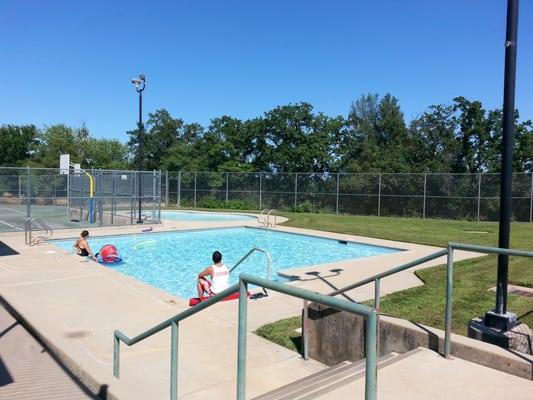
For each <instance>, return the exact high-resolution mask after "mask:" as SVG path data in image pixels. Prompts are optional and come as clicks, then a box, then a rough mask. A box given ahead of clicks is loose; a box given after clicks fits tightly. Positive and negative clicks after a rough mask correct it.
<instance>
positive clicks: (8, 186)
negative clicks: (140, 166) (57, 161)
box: [0, 167, 161, 231]
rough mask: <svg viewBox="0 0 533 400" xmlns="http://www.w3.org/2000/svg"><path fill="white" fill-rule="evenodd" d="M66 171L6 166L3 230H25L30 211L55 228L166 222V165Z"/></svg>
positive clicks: (1, 176)
mask: <svg viewBox="0 0 533 400" xmlns="http://www.w3.org/2000/svg"><path fill="white" fill-rule="evenodd" d="M60 172H62V171H60V170H59V169H54V168H7V167H0V231H18V230H24V223H25V221H26V219H27V218H29V217H35V218H40V219H42V220H44V221H45V222H46V223H47V224H48V225H49V226H51V227H52V228H54V229H61V228H75V227H90V226H111V225H127V224H134V223H137V220H139V219H141V220H146V221H147V222H151V223H158V222H160V216H161V213H160V210H161V172H160V171H150V172H148V171H111V170H90V171H86V173H84V172H78V173H74V172H72V170H71V171H70V173H69V174H61V173H60ZM139 183H140V184H139ZM139 200H140V201H141V217H140V218H138V209H139V208H138V206H139Z"/></svg>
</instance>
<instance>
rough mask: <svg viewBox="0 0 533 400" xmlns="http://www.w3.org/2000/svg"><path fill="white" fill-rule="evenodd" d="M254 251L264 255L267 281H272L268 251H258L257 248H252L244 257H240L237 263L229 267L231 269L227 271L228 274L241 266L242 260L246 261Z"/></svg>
mask: <svg viewBox="0 0 533 400" xmlns="http://www.w3.org/2000/svg"><path fill="white" fill-rule="evenodd" d="M256 251H258V252H260V253H264V254H265V255H266V256H267V279H268V280H269V281H270V280H272V257H271V256H270V253H269V252H268V251H266V250H263V249H260V248H259V247H254V248H252V249H250V250H249V251H248V253H246V254H245V255H244V256H242V257H241V259H240V260H239V261H237V263H236V264H235V265H234V266H233V267H231V269H230V270H229V272H230V274H231V272H233V270H234V269H235V268H237V267H238V266H239V265H241V264H242V262H243V261H244V260H246V259H247V258H248V257H250V256H251V255H252V253H254V252H256Z"/></svg>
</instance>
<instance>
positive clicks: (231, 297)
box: [189, 292, 250, 307]
mask: <svg viewBox="0 0 533 400" xmlns="http://www.w3.org/2000/svg"><path fill="white" fill-rule="evenodd" d="M248 297H250V292H248ZM238 298H239V292H235V293H233V294H230V295H229V296H228V297H225V298H223V299H222V300H221V301H228V300H235V299H238ZM205 300H209V297H202V298H198V297H193V298H190V299H189V306H191V307H192V306H195V305H197V304H199V303H200V302H202V301H205Z"/></svg>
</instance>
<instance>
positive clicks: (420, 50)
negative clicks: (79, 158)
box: [0, 0, 533, 141]
mask: <svg viewBox="0 0 533 400" xmlns="http://www.w3.org/2000/svg"><path fill="white" fill-rule="evenodd" d="M520 7H521V8H520V21H519V28H520V29H519V40H518V71H517V93H516V94H517V97H516V106H517V108H519V109H520V111H521V116H522V119H533V1H531V0H525V1H524V0H523V1H522V2H521V4H520ZM505 14H506V1H505V0H467V1H465V0H462V1H459V0H439V1H437V0H430V1H428V0H424V1H422V0H417V1H415V0H410V1H392V0H389V1H385V0H376V1H363V0H359V1H355V0H346V1H334V0H331V1H327V2H326V1H318V0H307V1H303V0H294V1H289V0H285V1H278V0H269V1H253V0H250V1H244V0H243V1H227V0H224V1H184V0H182V1H156V0H152V1H150V2H147V1H132V0H130V1H127V2H126V1H110V0H107V1H99V0H91V1H77V0H71V1H66V0H65V1H53V0H47V1H37V0H32V1H8V0H1V1H0V37H1V38H2V39H1V40H0V90H1V94H0V124H2V123H14V124H22V123H34V124H36V125H38V126H39V127H43V126H44V125H49V124H54V123H66V124H68V125H72V126H79V125H80V124H82V123H85V124H86V125H87V127H88V128H89V130H90V131H91V133H92V134H93V135H94V136H96V137H108V138H118V139H120V140H123V141H124V140H126V135H125V131H126V130H129V129H132V128H134V127H135V121H136V119H137V97H136V93H135V91H134V88H133V86H132V85H131V83H130V79H131V78H132V77H133V76H135V75H138V74H139V73H140V72H144V73H145V74H146V76H147V80H148V85H147V88H146V91H145V97H144V110H145V114H146V113H148V112H152V111H155V110H156V109H158V108H166V109H168V110H169V111H170V112H171V114H172V115H173V116H175V117H180V118H183V119H184V120H185V121H186V122H199V123H201V124H203V125H207V124H208V123H209V120H210V119H211V118H214V117H218V116H221V115H224V114H227V115H231V116H235V117H238V118H242V119H246V118H252V117H255V116H259V115H261V114H262V113H263V112H264V111H267V110H269V109H271V108H273V107H275V106H277V105H283V104H287V103H294V102H300V101H307V102H310V103H311V104H313V105H314V106H315V110H316V111H322V112H324V113H326V114H328V115H332V116H334V115H339V114H341V115H346V114H347V112H348V109H349V106H350V104H351V102H352V101H353V100H354V99H356V98H357V97H358V96H359V95H360V94H362V93H368V92H376V93H380V94H384V93H386V92H390V93H392V94H393V95H395V96H396V97H398V98H399V100H400V104H401V106H402V109H403V111H404V113H405V116H406V118H407V119H408V120H410V119H412V118H413V117H416V116H417V115H419V114H420V113H421V112H423V111H424V110H425V109H426V107H427V106H428V105H430V104H438V103H450V102H451V101H452V99H453V97H455V96H458V95H463V96H466V97H467V98H470V99H477V100H481V101H482V102H483V104H484V105H485V107H487V108H495V107H500V106H501V103H502V91H503V63H504V47H503V44H504V39H505Z"/></svg>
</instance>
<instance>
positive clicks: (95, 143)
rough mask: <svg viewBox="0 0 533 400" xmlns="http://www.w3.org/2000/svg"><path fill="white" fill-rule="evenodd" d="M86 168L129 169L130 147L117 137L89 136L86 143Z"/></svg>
mask: <svg viewBox="0 0 533 400" xmlns="http://www.w3.org/2000/svg"><path fill="white" fill-rule="evenodd" d="M84 146H85V163H84V165H85V166H86V168H99V169H127V168H128V167H129V165H130V163H129V160H128V147H127V146H126V145H125V144H122V143H120V142H119V141H118V140H116V139H94V138H89V139H87V140H86V141H85V143H84Z"/></svg>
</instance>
